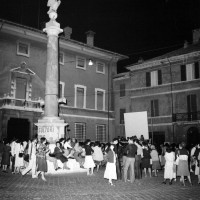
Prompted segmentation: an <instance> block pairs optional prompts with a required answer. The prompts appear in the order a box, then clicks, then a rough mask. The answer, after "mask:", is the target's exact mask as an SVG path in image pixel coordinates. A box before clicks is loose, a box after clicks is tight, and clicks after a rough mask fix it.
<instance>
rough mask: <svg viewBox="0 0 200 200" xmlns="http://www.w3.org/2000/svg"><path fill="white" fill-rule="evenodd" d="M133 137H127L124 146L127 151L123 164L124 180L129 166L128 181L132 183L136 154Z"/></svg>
mask: <svg viewBox="0 0 200 200" xmlns="http://www.w3.org/2000/svg"><path fill="white" fill-rule="evenodd" d="M134 142H135V139H134V138H133V137H131V138H129V140H128V145H127V146H126V148H125V152H127V158H126V162H125V166H124V181H125V182H126V181H127V171H128V168H129V167H130V181H131V183H133V182H134V181H135V170H134V165H135V155H136V154H137V146H136V145H135V144H134Z"/></svg>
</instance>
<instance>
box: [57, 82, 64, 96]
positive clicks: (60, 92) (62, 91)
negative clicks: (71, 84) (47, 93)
mask: <svg viewBox="0 0 200 200" xmlns="http://www.w3.org/2000/svg"><path fill="white" fill-rule="evenodd" d="M64 90H65V83H64V82H62V81H60V83H59V91H58V92H59V93H58V97H59V98H63V97H64Z"/></svg>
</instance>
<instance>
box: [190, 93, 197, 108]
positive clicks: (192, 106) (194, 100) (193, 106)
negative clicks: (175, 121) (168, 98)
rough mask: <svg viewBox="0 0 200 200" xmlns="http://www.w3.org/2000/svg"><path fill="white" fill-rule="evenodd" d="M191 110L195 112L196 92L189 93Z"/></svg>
mask: <svg viewBox="0 0 200 200" xmlns="http://www.w3.org/2000/svg"><path fill="white" fill-rule="evenodd" d="M191 111H192V112H197V98H196V94H191Z"/></svg>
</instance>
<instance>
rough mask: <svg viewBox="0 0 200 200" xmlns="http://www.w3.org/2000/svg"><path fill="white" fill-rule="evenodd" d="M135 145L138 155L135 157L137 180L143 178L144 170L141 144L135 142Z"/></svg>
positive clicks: (137, 141)
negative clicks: (142, 167) (142, 168)
mask: <svg viewBox="0 0 200 200" xmlns="http://www.w3.org/2000/svg"><path fill="white" fill-rule="evenodd" d="M135 145H136V146H137V154H136V155H135V178H136V179H141V178H142V170H141V159H142V157H143V150H142V146H141V145H140V144H139V140H138V139H137V140H136V141H135Z"/></svg>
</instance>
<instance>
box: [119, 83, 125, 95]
mask: <svg viewBox="0 0 200 200" xmlns="http://www.w3.org/2000/svg"><path fill="white" fill-rule="evenodd" d="M124 96H126V85H125V84H120V97H124Z"/></svg>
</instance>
